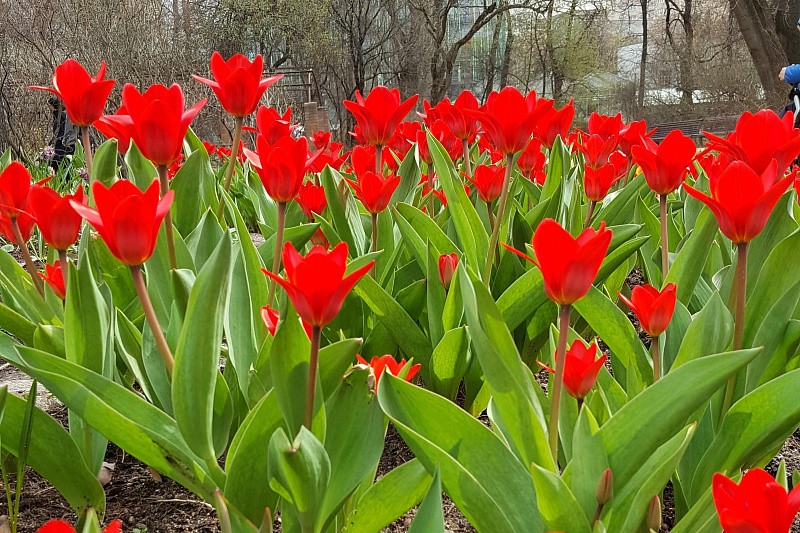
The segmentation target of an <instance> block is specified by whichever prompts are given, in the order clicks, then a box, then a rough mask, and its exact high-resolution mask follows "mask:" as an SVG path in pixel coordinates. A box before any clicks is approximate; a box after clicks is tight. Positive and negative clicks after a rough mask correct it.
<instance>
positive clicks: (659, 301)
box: [619, 283, 676, 382]
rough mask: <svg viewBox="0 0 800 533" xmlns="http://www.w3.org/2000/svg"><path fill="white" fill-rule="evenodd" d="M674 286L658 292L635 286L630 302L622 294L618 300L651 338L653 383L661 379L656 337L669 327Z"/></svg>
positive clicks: (649, 288)
mask: <svg viewBox="0 0 800 533" xmlns="http://www.w3.org/2000/svg"><path fill="white" fill-rule="evenodd" d="M675 290H676V289H675V284H674V283H668V284H667V286H666V287H664V289H663V290H661V291H659V290H658V289H656V288H655V287H653V286H652V285H647V284H646V285H637V286H636V287H634V288H633V291H632V293H631V298H630V300H629V299H628V298H626V297H625V296H624V295H623V294H622V293H619V298H620V300H622V301H623V302H625V305H627V306H628V307H630V309H631V311H633V313H634V314H635V315H636V318H638V319H639V324H641V326H642V329H643V330H644V331H645V333H647V334H648V335H650V337H652V343H651V349H652V351H653V382H656V381H658V380H659V379H660V378H661V355H660V352H659V349H658V348H659V340H658V337H659V335H661V334H662V333H664V332H665V331H667V327H669V323H670V321H671V320H672V313H673V312H674V311H675V301H676V293H675Z"/></svg>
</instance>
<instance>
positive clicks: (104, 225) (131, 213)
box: [70, 180, 173, 266]
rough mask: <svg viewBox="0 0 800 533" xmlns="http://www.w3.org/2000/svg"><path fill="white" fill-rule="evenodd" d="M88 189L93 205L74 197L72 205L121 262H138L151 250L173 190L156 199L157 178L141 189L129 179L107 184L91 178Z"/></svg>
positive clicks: (147, 256) (170, 203)
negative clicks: (95, 206) (92, 181)
mask: <svg viewBox="0 0 800 533" xmlns="http://www.w3.org/2000/svg"><path fill="white" fill-rule="evenodd" d="M92 193H93V195H94V201H95V204H96V205H97V209H92V208H91V207H88V206H85V205H83V204H82V203H78V202H76V201H75V200H72V201H70V204H71V205H72V208H73V209H74V210H75V211H77V212H78V214H79V215H81V216H82V217H83V218H85V219H86V221H87V222H89V223H90V224H91V225H92V226H94V229H95V230H97V233H99V234H100V237H101V238H102V239H103V241H105V243H106V245H107V246H108V249H109V250H111V253H112V254H114V256H115V257H116V258H117V259H119V260H120V261H121V262H122V263H124V264H125V265H128V266H138V265H141V264H143V263H144V262H145V261H147V259H149V258H150V256H151V255H153V250H155V247H156V239H157V238H158V229H159V228H160V227H161V221H162V220H164V217H165V216H167V213H169V208H170V206H171V205H172V197H173V191H169V192H167V194H165V195H164V197H163V198H161V199H160V200H159V184H158V180H153V183H151V184H150V187H148V188H147V190H146V191H144V192H142V191H140V190H139V188H138V187H136V185H134V184H133V183H132V182H130V181H126V180H120V181H117V182H115V183H114V184H113V185H112V186H111V187H108V188H107V187H106V186H105V185H103V184H102V183H100V182H99V181H95V182H94V183H93V184H92Z"/></svg>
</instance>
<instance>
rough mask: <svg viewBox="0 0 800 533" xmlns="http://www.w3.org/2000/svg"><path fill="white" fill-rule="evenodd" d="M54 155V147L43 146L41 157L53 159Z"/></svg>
mask: <svg viewBox="0 0 800 533" xmlns="http://www.w3.org/2000/svg"><path fill="white" fill-rule="evenodd" d="M55 156H56V149H55V148H53V147H52V146H45V147H44V150H42V157H44V158H45V159H53V158H54V157H55Z"/></svg>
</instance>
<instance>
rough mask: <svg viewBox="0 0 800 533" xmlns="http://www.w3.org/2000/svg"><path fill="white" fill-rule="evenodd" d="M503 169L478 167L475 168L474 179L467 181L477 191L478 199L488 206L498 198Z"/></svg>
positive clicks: (501, 187)
mask: <svg viewBox="0 0 800 533" xmlns="http://www.w3.org/2000/svg"><path fill="white" fill-rule="evenodd" d="M504 174H505V169H504V168H503V167H496V166H488V165H478V166H477V167H475V177H474V178H470V177H469V176H467V179H469V181H471V182H472V184H473V185H474V186H475V189H477V191H478V197H479V198H480V199H481V200H483V201H484V202H486V204H487V206H488V204H491V203H492V202H494V201H495V200H497V198H498V197H499V196H500V193H501V192H502V189H503V176H504Z"/></svg>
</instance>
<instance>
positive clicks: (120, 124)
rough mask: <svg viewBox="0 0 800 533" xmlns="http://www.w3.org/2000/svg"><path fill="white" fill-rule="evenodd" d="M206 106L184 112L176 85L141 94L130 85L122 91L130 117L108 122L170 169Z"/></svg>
mask: <svg viewBox="0 0 800 533" xmlns="http://www.w3.org/2000/svg"><path fill="white" fill-rule="evenodd" d="M205 104H206V99H205V98H204V99H202V100H200V101H199V102H197V103H196V104H195V105H193V106H192V107H190V108H189V109H184V99H183V91H182V90H181V88H180V86H179V85H176V84H173V85H172V86H170V87H169V88H167V87H165V86H163V85H151V86H150V88H148V89H147V90H146V91H145V92H144V93H140V92H139V91H138V90H137V89H136V87H135V86H134V85H133V84H131V83H128V84H126V85H125V87H123V88H122V105H123V106H124V107H125V109H126V111H127V112H128V114H127V115H108V116H106V117H105V122H107V123H111V124H112V125H113V126H115V127H116V128H118V129H121V130H123V131H125V132H126V133H127V134H129V136H130V138H131V139H133V142H135V143H136V147H137V148H138V149H139V150H140V151H141V152H142V155H144V156H145V157H146V158H147V159H149V160H150V161H151V162H152V163H153V164H154V165H155V166H156V167H164V168H165V169H166V168H167V167H169V166H170V165H171V164H172V163H173V162H174V161H175V160H176V159H178V156H179V155H180V153H181V150H182V149H183V138H184V137H186V132H187V130H188V129H189V124H191V122H192V120H194V117H195V116H197V114H198V113H199V112H200V110H201V109H202V108H203V106H204V105H205ZM162 185H163V184H162ZM162 193H165V191H162ZM162 195H163V194H162Z"/></svg>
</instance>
